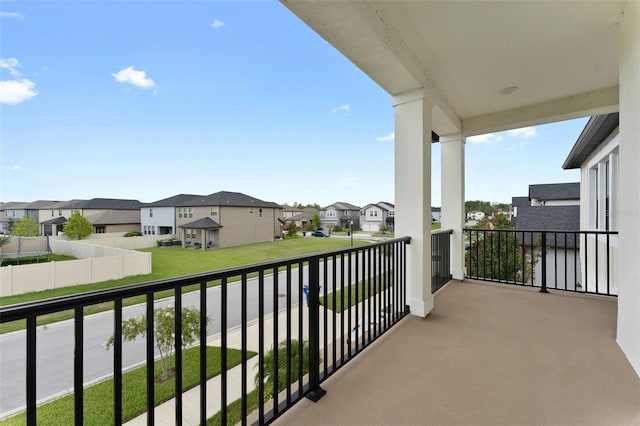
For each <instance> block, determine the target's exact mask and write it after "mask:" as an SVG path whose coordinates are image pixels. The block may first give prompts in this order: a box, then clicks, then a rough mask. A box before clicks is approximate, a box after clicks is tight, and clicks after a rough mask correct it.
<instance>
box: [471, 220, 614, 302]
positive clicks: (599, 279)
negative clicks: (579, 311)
mask: <svg viewBox="0 0 640 426" xmlns="http://www.w3.org/2000/svg"><path fill="white" fill-rule="evenodd" d="M464 233H465V242H466V243H465V246H466V255H465V264H466V276H467V277H468V278H473V279H476V280H483V281H494V282H499V283H505V284H517V285H526V286H532V287H540V289H541V291H542V292H546V291H547V290H548V289H553V290H565V291H572V292H579V293H589V294H600V295H606V296H616V295H617V286H616V282H615V275H616V274H615V269H614V263H615V260H614V259H615V255H616V251H617V235H618V233H617V232H614V231H547V230H519V229H472V228H466V229H464Z"/></svg>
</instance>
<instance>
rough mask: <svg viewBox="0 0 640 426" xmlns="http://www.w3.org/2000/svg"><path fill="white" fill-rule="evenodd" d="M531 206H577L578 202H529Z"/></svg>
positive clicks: (536, 200)
mask: <svg viewBox="0 0 640 426" xmlns="http://www.w3.org/2000/svg"><path fill="white" fill-rule="evenodd" d="M531 205H532V206H579V205H580V200H538V199H532V200H531Z"/></svg>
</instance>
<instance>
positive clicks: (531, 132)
mask: <svg viewBox="0 0 640 426" xmlns="http://www.w3.org/2000/svg"><path fill="white" fill-rule="evenodd" d="M507 134H508V135H509V136H513V137H521V138H525V139H527V138H532V137H534V136H536V135H537V132H536V128H535V127H523V128H521V129H513V130H509V131H507Z"/></svg>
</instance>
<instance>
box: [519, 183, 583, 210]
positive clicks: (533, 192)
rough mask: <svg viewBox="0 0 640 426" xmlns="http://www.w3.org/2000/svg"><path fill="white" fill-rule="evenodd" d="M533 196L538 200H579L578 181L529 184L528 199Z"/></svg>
mask: <svg viewBox="0 0 640 426" xmlns="http://www.w3.org/2000/svg"><path fill="white" fill-rule="evenodd" d="M534 198H535V199H538V200H579V199H580V182H571V183H545V184H539V185H529V199H530V200H532V199H534ZM519 215H520V213H519V212H518V216H519Z"/></svg>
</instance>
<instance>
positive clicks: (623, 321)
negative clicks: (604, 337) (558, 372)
mask: <svg viewBox="0 0 640 426" xmlns="http://www.w3.org/2000/svg"><path fill="white" fill-rule="evenodd" d="M619 57H620V59H619V60H620V72H619V75H620V218H619V219H620V226H619V229H620V241H619V247H618V264H617V269H618V292H619V297H618V333H617V341H618V344H619V345H620V347H621V348H622V350H623V351H624V353H625V355H626V356H627V359H628V360H629V362H630V363H631V365H633V368H634V369H635V370H636V372H637V373H638V375H640V268H638V254H639V253H640V226H639V224H640V190H638V188H640V168H639V167H638V164H640V120H639V119H638V117H640V2H638V1H629V2H628V3H627V4H626V7H625V11H624V17H623V19H622V23H621V26H620V52H619Z"/></svg>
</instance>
